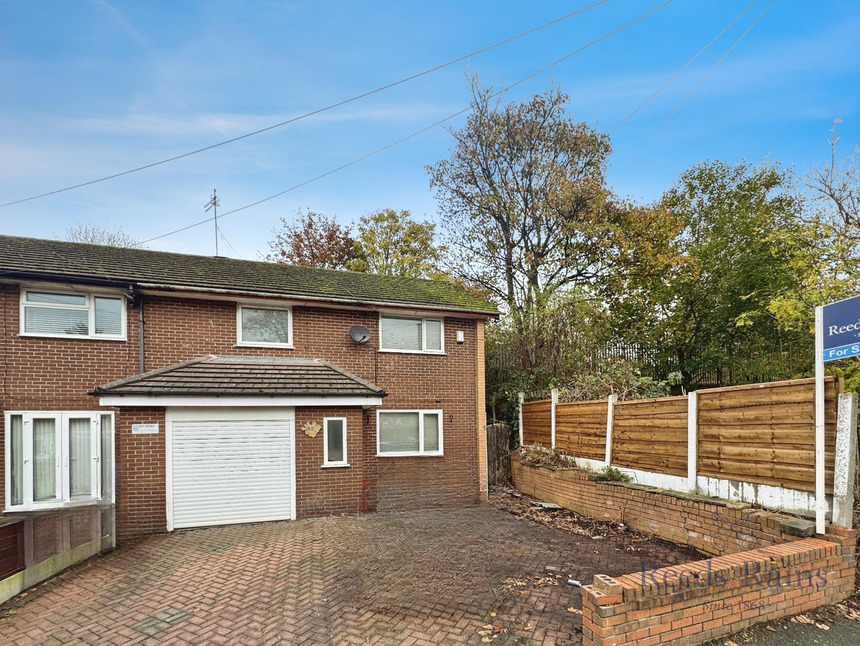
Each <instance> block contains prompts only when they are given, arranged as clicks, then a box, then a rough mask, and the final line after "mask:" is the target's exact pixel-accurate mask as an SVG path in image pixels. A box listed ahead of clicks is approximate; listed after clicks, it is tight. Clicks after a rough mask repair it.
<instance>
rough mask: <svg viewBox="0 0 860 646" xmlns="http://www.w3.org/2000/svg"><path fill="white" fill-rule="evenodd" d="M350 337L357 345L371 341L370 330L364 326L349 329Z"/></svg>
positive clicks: (354, 326)
mask: <svg viewBox="0 0 860 646" xmlns="http://www.w3.org/2000/svg"><path fill="white" fill-rule="evenodd" d="M349 336H350V337H351V338H352V340H353V341H355V342H356V343H367V341H368V339H370V330H368V329H367V328H366V327H364V326H363V325H353V326H352V327H351V328H349Z"/></svg>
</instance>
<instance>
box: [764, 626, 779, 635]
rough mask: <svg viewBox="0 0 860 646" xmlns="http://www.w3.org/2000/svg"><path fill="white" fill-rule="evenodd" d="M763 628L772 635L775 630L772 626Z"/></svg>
mask: <svg viewBox="0 0 860 646" xmlns="http://www.w3.org/2000/svg"><path fill="white" fill-rule="evenodd" d="M765 628H767V629H768V630H769V631H770V632H772V633H775V632H776V628H774V627H773V626H765Z"/></svg>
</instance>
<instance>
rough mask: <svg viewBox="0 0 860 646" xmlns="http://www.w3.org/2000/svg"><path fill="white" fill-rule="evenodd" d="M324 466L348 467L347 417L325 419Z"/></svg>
mask: <svg viewBox="0 0 860 646" xmlns="http://www.w3.org/2000/svg"><path fill="white" fill-rule="evenodd" d="M323 442H324V444H323V466H324V467H348V466H349V462H347V460H346V417H324V418H323Z"/></svg>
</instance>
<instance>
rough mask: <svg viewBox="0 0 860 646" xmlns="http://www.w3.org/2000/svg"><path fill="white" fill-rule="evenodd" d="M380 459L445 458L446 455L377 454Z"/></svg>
mask: <svg viewBox="0 0 860 646" xmlns="http://www.w3.org/2000/svg"><path fill="white" fill-rule="evenodd" d="M376 457H378V458H444V457H445V454H444V453H377V454H376Z"/></svg>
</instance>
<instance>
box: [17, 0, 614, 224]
mask: <svg viewBox="0 0 860 646" xmlns="http://www.w3.org/2000/svg"><path fill="white" fill-rule="evenodd" d="M607 2H609V0H600V1H599V2H595V3H593V4H590V5H588V6H587V7H583V8H582V9H578V10H576V11H574V12H572V13H569V14H567V15H564V16H561V17H560V18H556V19H555V20H551V21H549V22H547V23H544V24H542V25H539V26H537V27H534V28H533V29H529V30H528V31H524V32H522V33H521V34H517V35H516V36H511V37H510V38H506V39H505V40H501V41H499V42H497V43H494V44H492V45H489V46H487V47H484V48H482V49H478V50H476V51H474V52H471V53H469V54H465V55H463V56H460V57H458V58H455V59H453V60H450V61H448V62H447V63H442V64H440V65H436V66H435V67H431V68H429V69H426V70H424V71H423V72H418V73H417V74H412V75H411V76H407V77H405V78H402V79H400V80H399V81H394V82H392V83H388V84H386V85H381V86H379V87H377V88H375V89H373V90H369V91H367V92H363V93H362V94H357V95H355V96H353V97H350V98H348V99H344V100H342V101H338V102H337V103H332V104H330V105H327V106H325V107H322V108H317V109H316V110H311V111H310V112H305V113H304V114H300V115H298V116H296V117H292V118H290V119H286V120H285V121H281V122H279V123H274V124H272V125H270V126H266V127H265V128H260V129H259V130H254V131H252V132H247V133H245V134H243V135H239V136H238V137H233V138H231V139H225V140H224V141H219V142H218V143H215V144H210V145H208V146H204V147H203V148H197V149H195V150H190V151H188V152H186V153H182V154H179V155H174V156H173V157H168V158H166V159H162V160H159V161H155V162H151V163H149V164H144V165H143V166H138V167H136V168H130V169H128V170H124V171H120V172H118V173H113V174H112V175H105V176H104V177H99V178H96V179H92V180H89V181H86V182H81V183H80V184H74V185H72V186H66V187H64V188H58V189H55V190H52V191H48V192H46V193H40V194H38V195H32V196H30V197H25V198H22V199H20V200H13V201H12V202H6V203H5V204H0V208H3V207H6V206H12V205H13V204H21V203H22V202H29V201H31V200H38V199H40V198H43V197H48V196H49V195H56V194H57V193H64V192H66V191H71V190H74V189H76V188H83V187H84V186H91V185H93V184H98V183H100V182H106V181H108V180H111V179H116V178H117V177H123V176H124V175H130V174H131V173H137V172H138V171H142V170H147V169H149V168H154V167H156V166H161V165H163V164H168V163H170V162H173V161H177V160H179V159H184V158H185V157H191V156H192V155H197V154H199V153H202V152H206V151H208V150H212V149H214V148H220V147H221V146H226V145H227V144H232V143H235V142H237V141H241V140H242V139H247V138H249V137H253V136H255V135H259V134H262V133H264V132H269V131H270V130H275V129H276V128H281V127H283V126H286V125H289V124H291V123H295V122H296V121H301V120H302V119H307V118H308V117H312V116H315V115H318V114H321V113H323V112H327V111H329V110H333V109H334V108H339V107H341V106H344V105H346V104H348V103H352V102H353V101H358V100H360V99H364V98H367V97H369V96H372V95H374V94H378V93H379V92H383V91H385V90H389V89H391V88H393V87H397V86H398V85H403V84H404V83H408V82H409V81H414V80H415V79H417V78H421V77H422V76H426V75H427V74H432V73H433V72H438V71H439V70H441V69H444V68H446V67H450V66H451V65H455V64H457V63H461V62H462V61H464V60H466V59H467V58H471V57H472V56H477V55H479V54H483V53H485V52H488V51H490V50H492V49H495V48H497V47H501V46H502V45H507V44H508V43H511V42H513V41H515V40H518V39H520V38H523V37H524V36H528V35H530V34H534V33H536V32H538V31H541V30H542V29H546V28H547V27H551V26H552V25H555V24H558V23H560V22H564V21H565V20H569V19H570V18H573V17H574V16H578V15H579V14H582V13H585V12H586V11H589V10H591V9H594V8H595V7H599V6H600V5H602V4H606V3H607Z"/></svg>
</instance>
